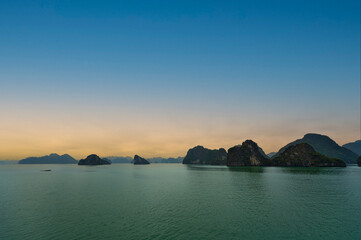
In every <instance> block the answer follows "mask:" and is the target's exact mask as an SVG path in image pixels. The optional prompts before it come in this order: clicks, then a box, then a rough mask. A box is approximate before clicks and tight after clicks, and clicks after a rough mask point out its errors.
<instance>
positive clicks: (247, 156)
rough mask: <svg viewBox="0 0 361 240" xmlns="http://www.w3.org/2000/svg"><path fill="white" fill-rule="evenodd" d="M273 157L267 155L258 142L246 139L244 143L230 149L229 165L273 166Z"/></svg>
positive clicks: (228, 155)
mask: <svg viewBox="0 0 361 240" xmlns="http://www.w3.org/2000/svg"><path fill="white" fill-rule="evenodd" d="M271 165H272V162H271V159H270V158H269V157H268V156H266V154H265V153H264V152H263V150H262V149H261V148H260V147H258V145H257V143H255V142H253V141H252V140H246V141H244V142H243V143H242V145H237V146H234V147H232V148H230V149H228V154H227V166H271Z"/></svg>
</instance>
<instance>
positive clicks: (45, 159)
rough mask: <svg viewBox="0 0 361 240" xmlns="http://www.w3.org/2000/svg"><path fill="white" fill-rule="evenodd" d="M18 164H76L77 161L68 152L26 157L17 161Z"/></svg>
mask: <svg viewBox="0 0 361 240" xmlns="http://www.w3.org/2000/svg"><path fill="white" fill-rule="evenodd" d="M18 163H19V164H77V163H78V161H77V160H75V159H74V158H72V157H71V156H70V155H68V154H64V155H61V156H60V155H58V154H56V153H52V154H50V155H46V156H42V157H28V158H25V159H22V160H20V161H19V162H18Z"/></svg>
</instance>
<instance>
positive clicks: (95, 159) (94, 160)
mask: <svg viewBox="0 0 361 240" xmlns="http://www.w3.org/2000/svg"><path fill="white" fill-rule="evenodd" d="M109 164H111V162H110V161H109V160H108V161H107V159H101V158H100V157H99V156H98V155H96V154H91V155H89V156H87V158H86V159H82V160H80V161H79V163H78V165H109Z"/></svg>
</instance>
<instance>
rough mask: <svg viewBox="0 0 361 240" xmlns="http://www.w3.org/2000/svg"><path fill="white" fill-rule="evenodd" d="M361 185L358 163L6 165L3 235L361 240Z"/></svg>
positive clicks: (2, 171)
mask: <svg viewBox="0 0 361 240" xmlns="http://www.w3.org/2000/svg"><path fill="white" fill-rule="evenodd" d="M42 169H51V170H52V171H51V172H43V171H40V170H42ZM360 185H361V168H359V167H357V166H349V167H347V168H309V169H307V168H276V167H266V168H258V167H250V168H246V167H245V168H237V169H228V168H227V167H211V166H185V165H181V164H151V165H150V166H133V165H130V164H113V165H110V166H96V167H89V166H76V165H2V166H0V239H87V240H88V239H162V240H163V239H187V240H188V239H207V240H212V239H222V240H223V239H272V240H273V239H328V240H329V239H350V240H355V239H361V227H360V222H361V186H360Z"/></svg>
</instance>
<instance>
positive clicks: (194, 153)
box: [183, 146, 227, 165]
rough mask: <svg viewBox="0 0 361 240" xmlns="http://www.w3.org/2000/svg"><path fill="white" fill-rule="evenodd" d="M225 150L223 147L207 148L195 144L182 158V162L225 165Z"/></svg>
mask: <svg viewBox="0 0 361 240" xmlns="http://www.w3.org/2000/svg"><path fill="white" fill-rule="evenodd" d="M226 161H227V152H226V150H225V149H224V148H220V149H218V150H217V149H214V150H211V149H208V148H204V147H202V146H196V147H194V148H192V149H189V150H188V152H187V155H186V156H185V158H184V159H183V164H205V165H226Z"/></svg>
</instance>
